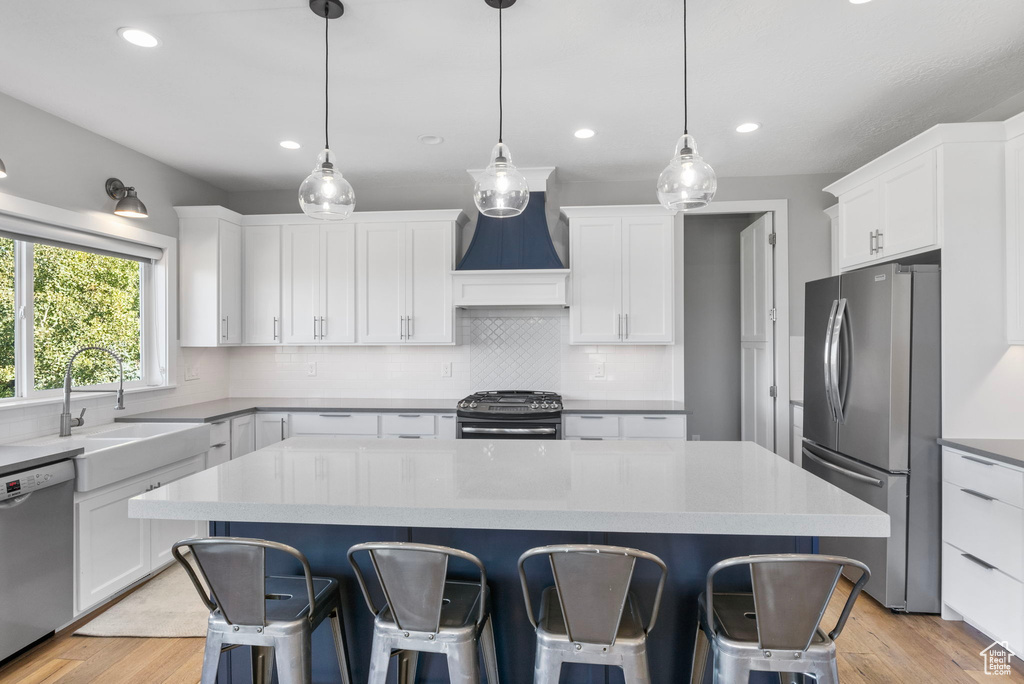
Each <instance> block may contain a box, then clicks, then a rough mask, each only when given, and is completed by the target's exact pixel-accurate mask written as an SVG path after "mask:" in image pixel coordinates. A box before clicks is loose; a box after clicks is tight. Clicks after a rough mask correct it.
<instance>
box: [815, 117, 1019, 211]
mask: <svg viewBox="0 0 1024 684" xmlns="http://www.w3.org/2000/svg"><path fill="white" fill-rule="evenodd" d="M1018 118H1020V117H1014V118H1013V119H1010V120H1008V121H985V122H971V123H953V124H938V125H936V126H932V127H931V128H929V129H928V130H926V131H925V132H924V133H921V134H920V135H917V136H915V137H913V138H911V139H910V140H908V141H906V142H905V143H903V144H902V145H899V146H897V147H894V148H893V149H891V150H889V151H888V152H886V153H885V154H883V155H881V156H880V157H877V158H875V159H873V160H871V161H869V162H868V163H867V164H865V165H864V166H862V167H860V168H859V169H857V170H856V171H853V172H852V173H849V174H847V175H845V176H843V177H842V178H840V179H839V180H837V181H836V182H835V183H832V184H831V185H828V186H826V187H825V188H824V190H825V192H830V193H832V194H833V195H835V196H836V197H839V195H841V194H843V193H845V192H849V191H850V190H852V189H854V188H856V187H858V186H860V185H863V184H864V183H867V182H868V181H871V180H873V179H874V178H877V177H878V176H880V175H881V174H883V173H885V172H886V171H888V170H889V169H892V168H893V167H895V166H899V165H900V164H902V163H904V162H907V161H910V160H911V159H913V158H914V157H917V156H919V155H922V154H924V153H925V152H927V151H928V150H931V149H934V148H936V147H939V146H940V145H945V144H949V143H986V142H990V143H1003V142H1005V141H1006V139H1007V131H1008V126H1009V125H1010V124H1011V122H1015V121H1016V119H1018ZM1013 125H1021V126H1022V127H1024V122H1021V124H1016V123H1014V124H1013Z"/></svg>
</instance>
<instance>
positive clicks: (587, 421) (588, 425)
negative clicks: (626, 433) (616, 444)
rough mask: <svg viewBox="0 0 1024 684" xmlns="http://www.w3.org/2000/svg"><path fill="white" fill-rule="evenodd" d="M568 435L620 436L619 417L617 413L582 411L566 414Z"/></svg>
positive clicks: (566, 434) (566, 431)
mask: <svg viewBox="0 0 1024 684" xmlns="http://www.w3.org/2000/svg"><path fill="white" fill-rule="evenodd" d="M564 422H565V436H566V437H618V436H619V417H618V416H616V415H607V414H596V413H581V414H569V415H566V416H565V419H564Z"/></svg>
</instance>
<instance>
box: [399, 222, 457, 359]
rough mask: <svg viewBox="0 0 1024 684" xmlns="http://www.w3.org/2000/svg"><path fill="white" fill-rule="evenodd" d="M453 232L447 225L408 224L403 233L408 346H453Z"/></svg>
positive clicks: (443, 223)
mask: <svg viewBox="0 0 1024 684" xmlns="http://www.w3.org/2000/svg"><path fill="white" fill-rule="evenodd" d="M453 232H454V229H453V226H452V224H451V223H450V222H447V221H430V222H422V223H409V224H408V227H407V229H406V238H405V242H406V250H405V251H406V257H405V261H406V274H407V277H406V293H405V297H406V311H405V315H406V322H405V327H406V330H405V335H406V341H407V342H408V343H409V344H452V343H454V342H455V337H454V325H453V320H454V317H455V311H454V309H453V308H452V279H451V271H452V266H453V261H454V251H453V246H452V245H453Z"/></svg>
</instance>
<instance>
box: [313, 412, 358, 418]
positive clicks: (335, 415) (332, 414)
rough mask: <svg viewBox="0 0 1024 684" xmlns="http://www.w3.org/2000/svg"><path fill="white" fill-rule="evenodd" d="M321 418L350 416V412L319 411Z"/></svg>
mask: <svg viewBox="0 0 1024 684" xmlns="http://www.w3.org/2000/svg"><path fill="white" fill-rule="evenodd" d="M320 417H321V418H351V417H352V414H351V413H321V414H320Z"/></svg>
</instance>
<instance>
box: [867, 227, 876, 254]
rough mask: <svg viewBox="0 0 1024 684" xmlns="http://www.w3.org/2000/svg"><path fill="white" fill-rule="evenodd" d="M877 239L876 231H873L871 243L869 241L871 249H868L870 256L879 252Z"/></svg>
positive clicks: (870, 238) (870, 237)
mask: <svg viewBox="0 0 1024 684" xmlns="http://www.w3.org/2000/svg"><path fill="white" fill-rule="evenodd" d="M876 237H877V236H876V235H875V231H871V235H870V236H869V241H868V244H869V245H870V247H869V249H868V253H869V254H874V253H875V252H877V251H878V248H877V247H875V238H876Z"/></svg>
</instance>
